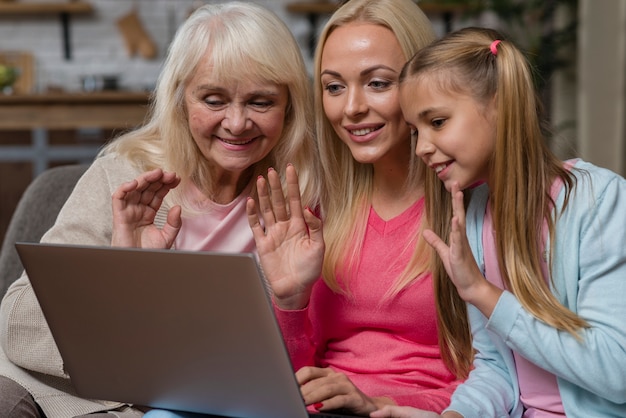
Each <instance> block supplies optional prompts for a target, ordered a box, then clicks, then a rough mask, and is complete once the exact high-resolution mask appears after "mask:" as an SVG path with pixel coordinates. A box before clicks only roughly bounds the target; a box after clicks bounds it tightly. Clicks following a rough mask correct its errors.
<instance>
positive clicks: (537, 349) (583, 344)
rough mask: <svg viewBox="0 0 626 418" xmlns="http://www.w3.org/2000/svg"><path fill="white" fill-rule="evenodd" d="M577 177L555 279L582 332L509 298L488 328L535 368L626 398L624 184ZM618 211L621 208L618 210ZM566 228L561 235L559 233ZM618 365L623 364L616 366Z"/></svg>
mask: <svg viewBox="0 0 626 418" xmlns="http://www.w3.org/2000/svg"><path fill="white" fill-rule="evenodd" d="M589 175H590V176H594V175H595V177H592V179H593V180H596V181H594V182H593V184H592V183H590V182H588V181H587V180H589V178H588V177H586V176H582V177H581V178H579V181H578V186H577V190H576V193H575V194H574V195H573V197H571V198H570V202H569V206H568V207H567V209H566V211H565V212H564V213H563V214H562V215H561V217H560V218H559V220H558V222H557V238H556V239H557V241H556V242H555V255H554V256H553V258H554V265H553V277H552V279H553V282H554V286H555V289H556V293H557V296H558V297H559V299H560V300H561V302H562V303H564V305H565V306H567V307H568V308H569V309H571V310H572V311H574V312H575V313H577V314H578V315H579V316H580V317H582V318H583V319H585V320H586V321H587V322H588V323H589V328H585V329H583V330H581V332H580V334H579V337H580V338H576V336H574V335H572V334H570V333H568V332H564V331H559V330H557V329H555V328H553V327H551V326H549V325H547V324H545V323H543V322H542V321H539V320H537V319H535V318H534V317H533V316H532V315H530V314H529V313H528V312H527V311H525V310H524V309H523V307H522V306H521V305H520V303H519V302H518V301H517V299H516V298H515V297H513V295H510V294H508V295H506V296H505V297H506V298H507V300H506V303H504V304H502V306H498V307H497V309H496V310H495V311H494V313H493V314H492V316H491V319H490V324H489V327H490V328H491V329H493V330H494V331H495V332H497V333H498V335H500V336H501V337H502V338H503V339H505V341H506V343H507V344H508V345H509V346H510V347H511V348H512V349H514V350H516V351H518V352H519V353H520V354H522V355H523V356H524V357H526V358H528V359H529V360H530V361H532V362H534V363H535V364H537V365H538V366H540V367H542V368H544V369H546V370H548V371H550V372H551V373H554V374H555V375H557V376H558V377H559V378H561V379H564V380H566V381H567V382H569V383H571V384H573V385H576V386H578V387H580V388H582V389H584V390H586V391H588V392H591V393H593V394H595V395H596V396H598V397H600V398H604V399H607V400H609V401H611V402H613V403H616V404H624V403H626V373H624V367H623V365H624V364H626V304H625V303H624V295H626V245H625V244H624V221H625V218H624V214H623V208H625V207H626V181H625V180H624V179H623V178H621V177H618V176H613V178H612V180H608V181H605V182H604V183H605V185H603V181H602V179H601V178H600V181H598V176H599V175H596V174H594V173H590V174H589ZM620 207H621V208H622V209H618V208H620ZM564 231H565V233H563V232H564ZM619 365H621V366H619Z"/></svg>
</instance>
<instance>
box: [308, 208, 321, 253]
mask: <svg viewBox="0 0 626 418" xmlns="http://www.w3.org/2000/svg"><path fill="white" fill-rule="evenodd" d="M304 221H305V222H306V226H307V228H308V229H309V238H310V239H311V240H312V241H314V242H316V243H322V244H323V243H324V234H323V231H322V220H321V219H320V218H318V217H317V216H315V214H314V213H313V212H311V209H309V208H306V210H305V211H304Z"/></svg>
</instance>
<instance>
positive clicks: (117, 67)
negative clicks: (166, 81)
mask: <svg viewBox="0 0 626 418" xmlns="http://www.w3.org/2000/svg"><path fill="white" fill-rule="evenodd" d="M13 1H19V2H22V3H27V2H33V1H35V0H13ZM37 1H38V2H42V0H37ZM43 1H52V0H43ZM86 1H88V2H89V3H90V4H91V5H92V6H93V8H94V12H93V13H92V14H90V15H73V16H70V25H69V27H70V45H71V48H72V58H71V59H70V60H66V59H65V57H64V52H63V51H64V49H63V38H62V29H61V27H62V26H61V23H60V18H59V17H58V16H56V15H49V16H39V15H36V16H30V15H27V16H10V17H8V16H1V17H0V51H1V50H23V51H29V52H31V53H33V55H34V58H35V72H36V74H35V79H36V82H35V85H36V88H37V90H38V91H43V90H45V89H46V87H47V86H48V85H53V86H59V87H62V88H64V89H65V90H78V89H80V88H81V78H82V77H84V76H85V75H109V74H114V75H119V84H120V86H121V87H122V88H132V89H146V88H151V87H152V86H153V85H154V83H155V81H156V77H157V75H158V72H159V66H160V63H161V61H162V59H163V56H164V54H165V51H166V48H167V46H168V45H169V42H170V40H171V38H172V35H173V33H174V31H175V30H176V27H177V26H178V25H179V24H180V23H182V21H183V20H184V19H185V17H186V16H187V14H188V12H189V10H190V9H191V8H192V7H193V6H194V5H197V4H201V3H204V2H203V1H198V0H86ZM257 2H258V3H259V4H262V5H264V6H266V7H268V8H270V9H272V10H274V11H275V12H276V13H277V14H278V15H279V16H280V17H281V18H283V20H285V22H286V23H287V24H288V25H289V27H290V28H291V29H292V32H293V33H294V35H295V36H296V37H297V38H298V41H299V42H300V43H301V45H303V48H306V45H307V43H306V36H307V35H308V26H307V25H308V24H307V21H306V19H305V18H304V17H303V16H294V15H292V14H289V13H288V12H287V11H286V10H285V5H286V4H287V3H288V2H289V0H257ZM133 7H135V8H136V10H137V13H138V16H139V18H140V21H141V22H142V24H143V26H144V27H145V29H146V30H147V32H148V33H149V34H150V36H151V37H152V39H153V40H154V42H155V43H156V45H157V48H158V55H157V56H156V57H155V58H154V59H144V58H142V57H141V56H139V55H136V56H134V57H129V55H128V53H127V49H126V45H125V42H124V37H123V36H122V33H121V32H120V31H119V29H118V28H117V26H116V21H117V20H118V19H119V18H120V17H122V16H125V15H126V14H128V13H129V12H131V11H132V10H133ZM306 54H308V52H306ZM307 56H308V55H307Z"/></svg>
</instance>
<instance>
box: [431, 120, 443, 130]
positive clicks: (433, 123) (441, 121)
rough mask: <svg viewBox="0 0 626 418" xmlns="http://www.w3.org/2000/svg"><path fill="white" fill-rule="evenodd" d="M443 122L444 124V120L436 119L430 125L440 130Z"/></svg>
mask: <svg viewBox="0 0 626 418" xmlns="http://www.w3.org/2000/svg"><path fill="white" fill-rule="evenodd" d="M445 122H446V119H445V118H437V119H433V120H432V121H431V122H430V123H431V125H432V126H433V127H435V128H441V127H442V126H443V124H444V123H445Z"/></svg>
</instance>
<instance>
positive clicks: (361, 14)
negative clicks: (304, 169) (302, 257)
mask: <svg viewBox="0 0 626 418" xmlns="http://www.w3.org/2000/svg"><path fill="white" fill-rule="evenodd" d="M352 22H363V23H371V24H374V25H380V26H383V27H385V28H388V29H389V30H391V31H392V32H393V33H394V35H395V36H396V38H397V39H398V42H399V44H400V47H401V49H402V52H403V53H404V56H405V57H406V59H409V58H410V57H411V56H412V55H413V54H414V53H415V52H417V50H419V49H420V48H422V47H424V46H426V45H427V44H428V43H430V42H431V41H432V40H433V39H435V33H434V30H433V28H432V25H431V23H430V21H429V20H428V18H427V17H426V15H424V13H423V12H422V11H421V9H420V8H419V7H418V6H417V5H416V4H415V2H413V1H412V0H351V1H349V2H347V3H345V4H344V5H343V6H341V7H340V8H339V9H338V10H337V11H336V12H335V13H334V14H333V15H332V16H331V17H330V19H329V21H328V22H327V23H326V25H325V27H324V29H323V30H322V32H321V34H320V37H319V42H318V45H317V49H316V54H315V64H314V98H315V109H317V111H316V115H315V118H316V119H315V126H316V133H317V137H318V144H319V145H318V146H319V150H320V160H321V164H322V169H323V173H324V176H323V177H324V181H325V187H324V188H323V190H324V191H323V195H322V214H323V217H324V223H325V225H324V239H325V242H326V254H325V257H324V266H323V271H322V273H323V277H324V281H325V282H326V284H327V285H328V286H329V287H330V288H331V289H333V290H334V291H337V292H343V291H346V287H345V286H343V285H347V286H348V287H349V284H346V283H339V281H338V278H337V276H338V275H343V273H345V272H347V271H354V270H355V269H356V268H357V266H358V260H360V258H361V257H360V251H361V247H362V242H363V239H364V235H365V228H366V226H367V219H368V215H369V208H370V203H371V193H372V178H373V169H372V166H371V164H362V163H359V162H357V161H356V160H355V159H354V158H353V157H352V153H351V152H350V149H349V148H348V147H347V146H346V145H345V144H344V143H343V142H342V141H341V139H339V137H338V136H337V134H336V133H335V131H334V129H333V127H332V126H331V125H330V122H329V121H328V119H327V118H326V116H325V114H324V111H323V103H322V95H323V87H322V83H321V81H320V80H321V75H320V71H321V68H320V67H321V58H322V52H323V49H324V45H325V43H326V40H327V39H328V37H329V35H330V34H331V33H332V32H333V31H334V30H335V29H336V28H338V27H341V26H344V25H346V24H348V23H352ZM414 145H415V144H414V143H412V142H411V138H409V137H408V136H407V142H406V148H407V153H409V155H411V161H410V164H409V167H408V168H409V176H408V179H407V184H406V187H407V189H408V190H412V189H416V188H419V187H421V186H422V181H423V175H424V172H425V168H424V165H423V164H422V163H421V161H420V160H419V159H418V158H416V157H415V152H414V150H415V147H414ZM419 229H420V228H419V227H418V231H415V236H414V237H413V238H412V239H411V240H410V242H409V243H408V244H407V245H408V246H413V247H414V250H413V256H412V258H411V261H409V263H408V265H407V266H406V267H405V268H404V271H403V272H402V273H401V274H400V276H399V278H398V280H397V281H396V285H395V288H394V289H390V292H389V297H392V296H393V295H395V294H397V293H398V292H400V291H401V290H402V289H403V288H404V287H405V286H407V285H408V284H409V283H411V282H412V281H413V280H414V279H415V278H417V277H420V276H422V275H423V273H425V272H426V271H427V270H428V267H429V265H428V262H429V254H430V250H429V249H428V248H427V247H428V246H427V245H426V244H425V243H424V241H423V240H422V239H421V234H420V233H419Z"/></svg>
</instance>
